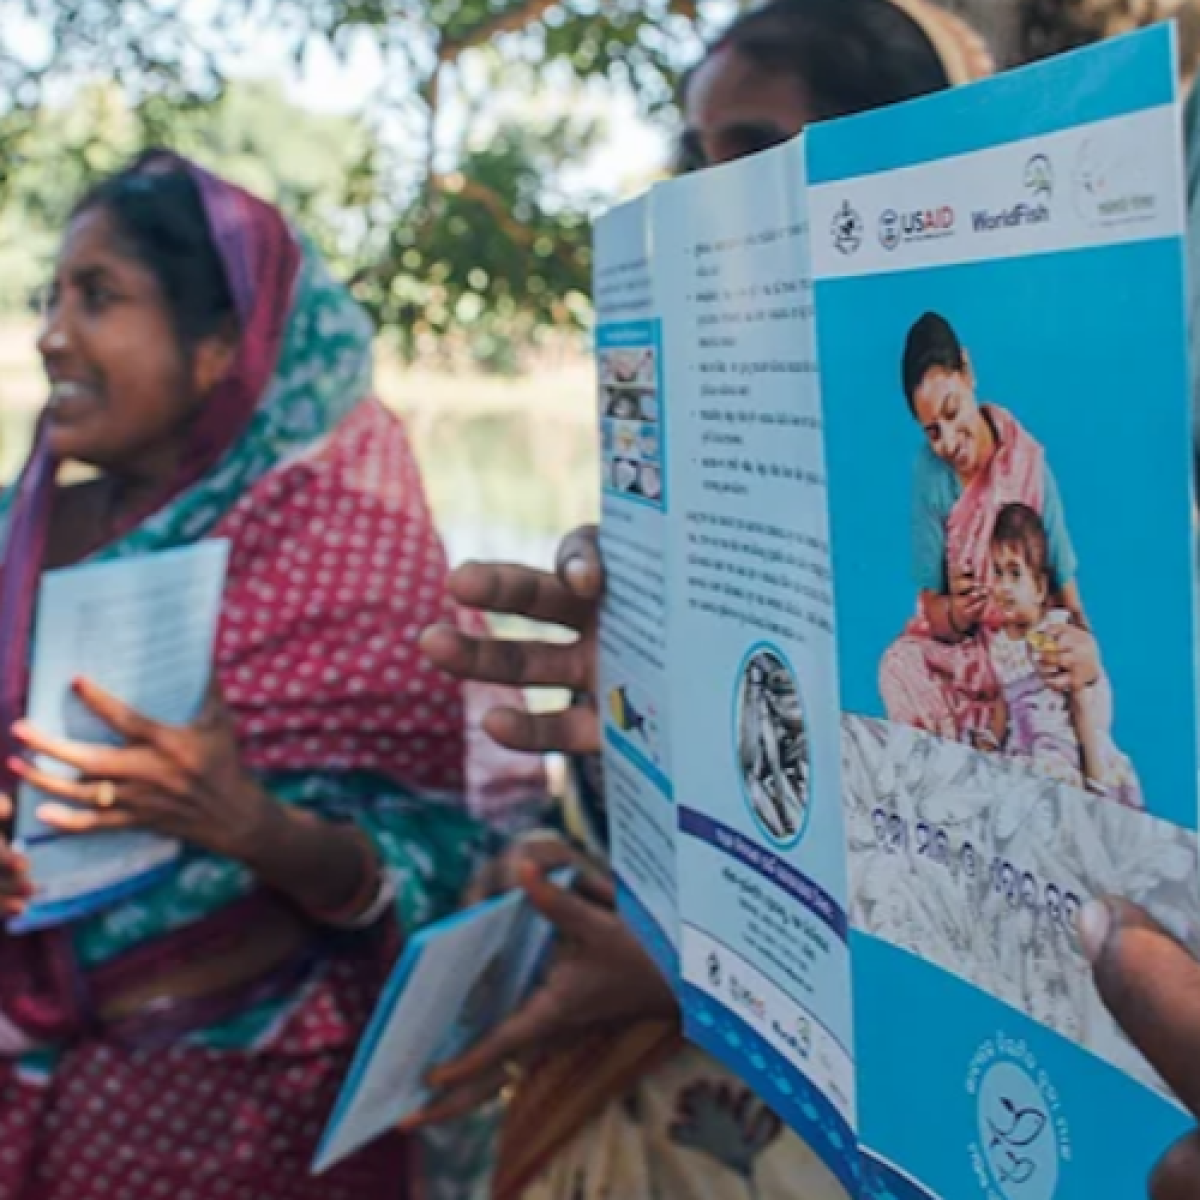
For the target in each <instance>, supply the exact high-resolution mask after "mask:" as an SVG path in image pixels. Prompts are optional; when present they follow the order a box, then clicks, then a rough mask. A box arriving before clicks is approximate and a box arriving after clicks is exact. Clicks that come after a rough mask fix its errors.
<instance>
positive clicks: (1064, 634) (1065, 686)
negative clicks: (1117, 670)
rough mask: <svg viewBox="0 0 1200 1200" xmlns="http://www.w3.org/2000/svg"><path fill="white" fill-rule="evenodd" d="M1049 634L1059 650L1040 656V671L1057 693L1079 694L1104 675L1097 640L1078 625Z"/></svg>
mask: <svg viewBox="0 0 1200 1200" xmlns="http://www.w3.org/2000/svg"><path fill="white" fill-rule="evenodd" d="M1046 634H1047V636H1048V637H1049V638H1051V639H1052V640H1053V641H1054V644H1055V649H1054V651H1053V652H1051V653H1049V654H1041V655H1039V656H1038V670H1039V671H1041V673H1042V678H1043V679H1044V680H1045V681H1046V683H1047V684H1049V685H1050V687H1052V688H1054V689H1055V691H1059V692H1068V693H1073V694H1078V693H1080V692H1082V691H1084V690H1086V689H1087V688H1089V687H1091V686H1092V685H1093V684H1095V683H1097V682H1098V681H1099V679H1100V676H1101V667H1100V647H1099V646H1098V645H1097V643H1096V639H1095V637H1093V636H1092V634H1091V633H1089V632H1088V630H1086V629H1082V628H1080V627H1079V626H1078V625H1066V624H1063V625H1054V626H1051V627H1050V628H1049V629H1047V631H1046Z"/></svg>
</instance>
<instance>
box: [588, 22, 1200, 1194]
mask: <svg viewBox="0 0 1200 1200" xmlns="http://www.w3.org/2000/svg"><path fill="white" fill-rule="evenodd" d="M1177 89H1178V84H1177V75H1176V60H1175V54H1174V46H1173V41H1172V31H1171V30H1170V29H1169V28H1168V27H1160V28H1157V29H1155V30H1152V31H1148V32H1145V33H1142V34H1139V35H1135V36H1132V37H1129V38H1126V39H1119V40H1116V41H1114V42H1111V43H1108V44H1105V45H1103V46H1100V47H1096V48H1093V49H1090V50H1087V51H1084V52H1081V53H1079V54H1076V55H1069V56H1064V57H1062V58H1058V59H1055V60H1053V61H1051V62H1048V63H1046V64H1043V65H1040V66H1038V67H1035V68H1029V69H1026V70H1023V71H1017V72H1011V73H1007V74H1005V75H1002V76H999V77H997V78H995V79H993V80H990V81H987V82H985V83H982V84H979V85H975V86H973V87H969V88H959V89H954V90H952V91H949V92H946V93H942V94H939V95H937V96H934V97H929V98H926V99H924V100H920V101H916V102H914V103H911V104H907V105H901V106H897V107H895V108H892V109H886V110H882V111H879V112H875V113H869V114H866V115H863V116H860V117H854V118H850V119H847V120H843V121H831V122H826V123H821V124H818V125H814V126H813V127H812V129H811V130H809V131H808V132H807V133H806V134H805V135H804V136H803V137H802V138H801V139H798V140H797V141H795V142H793V143H791V144H789V145H785V146H781V147H778V148H776V149H774V150H770V151H767V152H764V153H762V154H758V155H755V156H753V157H752V158H749V159H747V160H744V161H742V162H739V163H735V164H731V165H728V166H725V167H720V168H716V169H713V170H709V171H705V172H701V173H698V174H696V175H694V176H689V177H685V178H682V179H679V180H675V181H671V182H669V183H667V184H664V185H660V186H659V187H657V188H656V189H655V190H654V191H653V192H652V193H651V194H650V195H649V196H648V197H645V198H643V199H641V200H639V201H635V202H633V203H632V204H629V205H626V206H623V207H622V208H620V209H618V210H615V211H614V212H612V213H610V214H608V215H607V216H606V217H604V218H603V219H602V220H601V221H600V223H599V224H598V226H597V230H596V240H595V244H596V296H597V321H598V326H597V338H596V340H597V357H598V375H599V390H600V420H601V431H602V444H603V454H604V459H603V464H604V465H603V477H604V487H605V497H604V516H603V523H602V530H601V542H602V546H603V549H604V552H605V558H606V566H607V569H608V574H609V581H610V586H609V591H608V595H607V598H606V604H605V610H604V613H603V616H602V625H601V636H600V643H601V647H602V656H601V664H600V675H601V680H602V695H603V704H602V713H603V719H604V722H605V743H606V744H605V771H606V784H607V792H608V807H609V816H610V821H611V825H612V843H613V859H614V868H615V870H616V872H617V875H618V880H619V888H618V896H619V900H620V904H621V909H622V912H623V914H624V915H625V916H626V918H627V920H628V921H629V923H630V925H631V927H632V928H633V930H634V931H635V932H636V933H637V934H638V935H639V936H640V937H641V939H642V940H643V942H644V943H645V944H646V946H647V948H648V949H649V950H650V951H651V952H652V953H654V954H655V956H656V957H657V958H658V959H659V961H660V962H662V963H663V964H664V965H665V967H666V968H667V969H668V970H669V971H670V972H672V973H674V974H675V975H676V977H677V984H678V991H679V997H680V1001H681V1004H682V1006H683V1009H684V1016H685V1024H686V1029H687V1032H688V1033H689V1035H690V1036H691V1037H692V1038H693V1039H694V1040H695V1041H696V1042H697V1043H699V1044H700V1045H701V1046H703V1047H704V1048H705V1049H707V1050H708V1051H710V1052H711V1053H712V1054H714V1055H715V1056H716V1057H718V1058H720V1059H722V1060H723V1061H724V1062H725V1063H727V1064H728V1065H729V1066H730V1067H731V1068H732V1069H733V1070H735V1071H736V1072H738V1073H739V1074H740V1075H741V1076H742V1077H743V1078H744V1079H745V1080H746V1081H747V1082H748V1083H749V1084H750V1086H751V1087H753V1088H754V1090H755V1091H756V1092H757V1093H758V1094H759V1095H760V1096H762V1097H763V1098H764V1099H765V1100H766V1101H767V1102H769V1103H770V1104H771V1106H772V1107H773V1108H774V1109H775V1110H776V1111H777V1112H778V1113H779V1115H780V1116H781V1117H782V1118H783V1119H784V1120H786V1121H787V1122H788V1123H789V1124H790V1125H792V1126H793V1128H795V1129H796V1130H797V1131H798V1132H799V1133H800V1134H801V1135H802V1136H803V1137H804V1138H805V1139H806V1140H807V1141H808V1143H809V1144H810V1146H811V1147H812V1148H813V1150H814V1151H816V1153H817V1154H818V1155H819V1156H820V1158H821V1159H822V1160H823V1161H824V1162H825V1163H826V1164H827V1166H828V1168H829V1171H830V1189H831V1191H830V1194H844V1195H847V1196H851V1197H860V1196H862V1197H871V1198H874V1197H880V1198H897V1200H919V1198H922V1197H935V1198H941V1200H964V1198H969V1197H972V1196H981V1197H988V1200H1051V1198H1052V1197H1053V1198H1055V1200H1094V1198H1095V1197H1099V1196H1105V1197H1107V1196H1114V1197H1116V1196H1133V1195H1140V1194H1142V1193H1143V1191H1144V1186H1145V1177H1146V1174H1147V1171H1148V1170H1149V1167H1150V1165H1151V1164H1152V1163H1153V1161H1154V1160H1155V1159H1156V1158H1157V1157H1158V1155H1159V1154H1160V1153H1161V1151H1162V1149H1163V1148H1164V1147H1165V1146H1166V1145H1168V1144H1169V1143H1170V1142H1171V1141H1172V1140H1173V1139H1174V1138H1175V1137H1176V1136H1178V1135H1179V1134H1180V1133H1182V1132H1183V1131H1184V1129H1185V1128H1186V1124H1187V1122H1186V1119H1185V1117H1184V1115H1183V1113H1182V1112H1181V1111H1180V1109H1179V1108H1178V1106H1177V1105H1176V1104H1175V1102H1174V1100H1173V1099H1172V1098H1171V1097H1170V1095H1169V1094H1168V1093H1167V1091H1166V1089H1165V1088H1164V1086H1163V1084H1162V1082H1161V1081H1160V1080H1159V1079H1158V1078H1157V1077H1156V1076H1155V1075H1154V1073H1153V1072H1152V1071H1151V1070H1150V1068H1149V1067H1148V1066H1147V1064H1146V1063H1145V1062H1144V1061H1143V1060H1142V1059H1141V1057H1140V1056H1139V1055H1138V1054H1137V1053H1136V1052H1135V1051H1134V1050H1133V1048H1132V1047H1131V1046H1130V1045H1129V1044H1128V1043H1127V1042H1126V1041H1125V1040H1124V1039H1123V1037H1122V1036H1121V1035H1120V1034H1119V1032H1118V1031H1117V1029H1116V1027H1115V1026H1114V1024H1113V1022H1112V1020H1111V1018H1110V1017H1109V1016H1108V1014H1107V1013H1106V1011H1105V1010H1104V1008H1103V1006H1102V1005H1101V1003H1100V1000H1099V998H1098V996H1097V995H1096V993H1095V989H1094V987H1093V985H1092V982H1091V977H1090V972H1089V970H1088V965H1087V963H1086V961H1085V959H1084V957H1083V954H1082V952H1081V947H1080V942H1079V936H1078V925H1077V922H1078V916H1079V913H1080V910H1081V907H1082V905H1083V904H1084V903H1085V902H1086V901H1087V900H1088V899H1090V898H1091V897H1093V896H1096V895H1100V894H1105V893H1114V892H1115V893H1118V894H1122V895H1125V896H1127V897H1129V898H1130V899H1132V900H1134V901H1136V902H1139V903H1142V904H1144V905H1146V906H1147V907H1149V908H1150V909H1151V910H1152V911H1153V912H1154V913H1155V914H1156V915H1157V916H1158V917H1159V918H1160V919H1162V920H1164V921H1165V922H1166V923H1167V924H1168V925H1169V926H1170V927H1171V928H1172V929H1173V930H1176V931H1177V932H1179V933H1180V934H1181V935H1183V936H1185V937H1189V936H1190V937H1193V938H1194V937H1195V935H1196V933H1197V931H1198V930H1200V906H1198V904H1197V894H1198V889H1197V883H1198V881H1200V870H1198V867H1197V844H1196V839H1197V823H1198V822H1197V817H1198V804H1197V800H1198V797H1197V703H1196V685H1197V679H1196V656H1195V645H1196V632H1195V628H1194V602H1195V593H1196V586H1195V560H1194V552H1193V551H1194V547H1193V532H1194V531H1193V522H1192V513H1193V483H1192V434H1191V397H1190V392H1189V373H1188V357H1187V332H1188V331H1187V322H1186V311H1185V305H1184V298H1185V286H1184V285H1185V271H1184V258H1185V256H1184V242H1183V202H1182V196H1183V186H1182V170H1181V162H1180V157H1181V156H1180V150H1181V147H1180V139H1179V113H1178V106H1177Z"/></svg>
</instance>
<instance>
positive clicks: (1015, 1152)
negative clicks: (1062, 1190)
mask: <svg viewBox="0 0 1200 1200" xmlns="http://www.w3.org/2000/svg"><path fill="white" fill-rule="evenodd" d="M987 1124H988V1128H989V1129H990V1130H991V1133H992V1140H991V1143H990V1145H989V1146H988V1151H989V1153H990V1154H991V1155H992V1162H993V1163H994V1164H996V1174H997V1176H998V1177H999V1179H1000V1182H1001V1183H1002V1184H1005V1183H1009V1184H1014V1183H1015V1184H1025V1183H1028V1182H1029V1181H1030V1180H1031V1179H1032V1178H1033V1176H1034V1175H1035V1174H1036V1173H1037V1164H1036V1163H1035V1162H1034V1160H1033V1159H1032V1158H1030V1157H1029V1156H1028V1155H1026V1154H1024V1153H1021V1151H1023V1150H1024V1149H1025V1148H1026V1147H1028V1146H1032V1145H1033V1144H1034V1143H1035V1142H1036V1141H1037V1140H1038V1138H1040V1137H1041V1136H1042V1134H1043V1133H1045V1132H1046V1125H1047V1119H1046V1114H1045V1113H1044V1112H1042V1110H1041V1109H1040V1108H1032V1107H1028V1106H1027V1107H1019V1106H1018V1105H1017V1103H1016V1101H1014V1100H1012V1099H1011V1098H1010V1097H1008V1096H1001V1097H1000V1111H999V1114H997V1115H995V1116H989V1117H988V1118H987Z"/></svg>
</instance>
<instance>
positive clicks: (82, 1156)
mask: <svg viewBox="0 0 1200 1200" xmlns="http://www.w3.org/2000/svg"><path fill="white" fill-rule="evenodd" d="M374 974H375V973H374V972H364V971H363V970H362V969H361V966H358V965H355V964H351V963H338V964H335V965H334V966H332V967H331V968H330V969H329V970H327V971H325V972H324V973H323V975H322V977H321V978H320V980H319V982H317V983H316V984H315V985H313V993H312V995H311V996H310V997H309V999H308V1002H307V1003H305V1004H304V1005H302V1006H301V1007H300V1008H299V1009H297V1010H295V1011H294V1012H293V1014H292V1015H291V1017H290V1018H289V1019H288V1020H287V1021H286V1022H285V1023H284V1025H283V1026H282V1027H281V1028H280V1029H279V1030H278V1032H277V1033H276V1035H275V1036H274V1037H273V1038H272V1039H271V1040H270V1041H269V1042H268V1043H267V1044H266V1045H265V1046H264V1047H262V1048H261V1049H260V1050H258V1051H256V1052H255V1053H253V1054H246V1053H243V1052H236V1053H234V1052H224V1051H219V1050H209V1049H203V1048H200V1047H197V1046H188V1045H179V1046H175V1047H173V1048H170V1049H168V1050H159V1051H145V1050H129V1049H123V1048H122V1047H120V1046H116V1045H114V1044H112V1043H111V1042H107V1041H103V1042H102V1041H85V1042H83V1043H81V1044H80V1045H78V1046H76V1047H73V1048H71V1049H69V1050H67V1051H65V1052H64V1054H63V1056H62V1058H61V1059H60V1061H59V1063H58V1065H57V1066H56V1068H55V1071H54V1073H53V1075H52V1076H50V1077H49V1079H48V1080H46V1081H37V1080H35V1079H33V1078H30V1077H23V1076H22V1074H21V1072H20V1071H18V1070H16V1069H14V1068H13V1067H11V1066H9V1067H7V1068H6V1069H5V1070H4V1071H3V1072H2V1073H0V1197H3V1200H154V1198H155V1197H163V1200H404V1198H406V1197H407V1198H408V1200H412V1197H413V1192H412V1191H410V1190H409V1187H408V1185H407V1180H406V1176H407V1174H408V1169H409V1164H408V1163H407V1162H406V1147H405V1145H404V1143H403V1142H402V1140H401V1139H400V1138H399V1137H396V1136H385V1137H384V1138H383V1139H382V1140H380V1141H378V1142H375V1143H374V1144H373V1145H372V1146H370V1147H368V1148H367V1149H365V1150H363V1151H361V1152H360V1153H359V1154H357V1155H354V1156H353V1157H352V1158H350V1159H348V1160H347V1161H346V1162H345V1163H344V1164H342V1165H340V1166H338V1167H335V1168H333V1169H332V1170H331V1171H329V1172H328V1173H327V1174H325V1175H322V1176H320V1177H319V1178H313V1177H312V1175H311V1174H310V1172H309V1166H310V1164H311V1162H312V1158H313V1156H314V1154H315V1152H316V1148H317V1145H318V1143H319V1141H320V1136H321V1132H322V1130H323V1129H324V1127H325V1122H326V1121H327V1119H328V1117H329V1114H330V1112H331V1111H332V1108H333V1104H334V1101H335V1100H336V1098H337V1093H338V1090H339V1088H340V1086H341V1083H342V1079H343V1077H344V1075H345V1072H346V1070H347V1069H348V1067H349V1064H350V1059H351V1055H352V1053H353V1049H354V1042H355V1039H356V1038H357V1037H358V1035H359V1033H360V1031H361V1029H362V1027H363V1024H364V1022H365V1021H366V1019H367V1017H368V1015H369V1012H370V1006H371V1003H372V1001H373V998H374V996H375V992H376V987H377V983H378V981H377V980H376V979H374ZM368 976H369V977H370V978H369V979H368V978H367V977H368Z"/></svg>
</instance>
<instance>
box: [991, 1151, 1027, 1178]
mask: <svg viewBox="0 0 1200 1200" xmlns="http://www.w3.org/2000/svg"><path fill="white" fill-rule="evenodd" d="M1005 1154H1006V1155H1007V1156H1008V1163H1009V1165H1008V1166H1006V1167H1002V1168H1001V1169H1000V1170H999V1171H998V1172H997V1177H998V1178H999V1180H1000V1184H1001V1186H1004V1185H1005V1184H1009V1183H1016V1184H1022V1183H1028V1182H1029V1181H1030V1179H1032V1178H1033V1172H1034V1165H1033V1159H1032V1158H1018V1157H1017V1156H1016V1155H1015V1154H1014V1153H1013V1152H1012V1151H1011V1150H1006V1151H1005Z"/></svg>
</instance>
